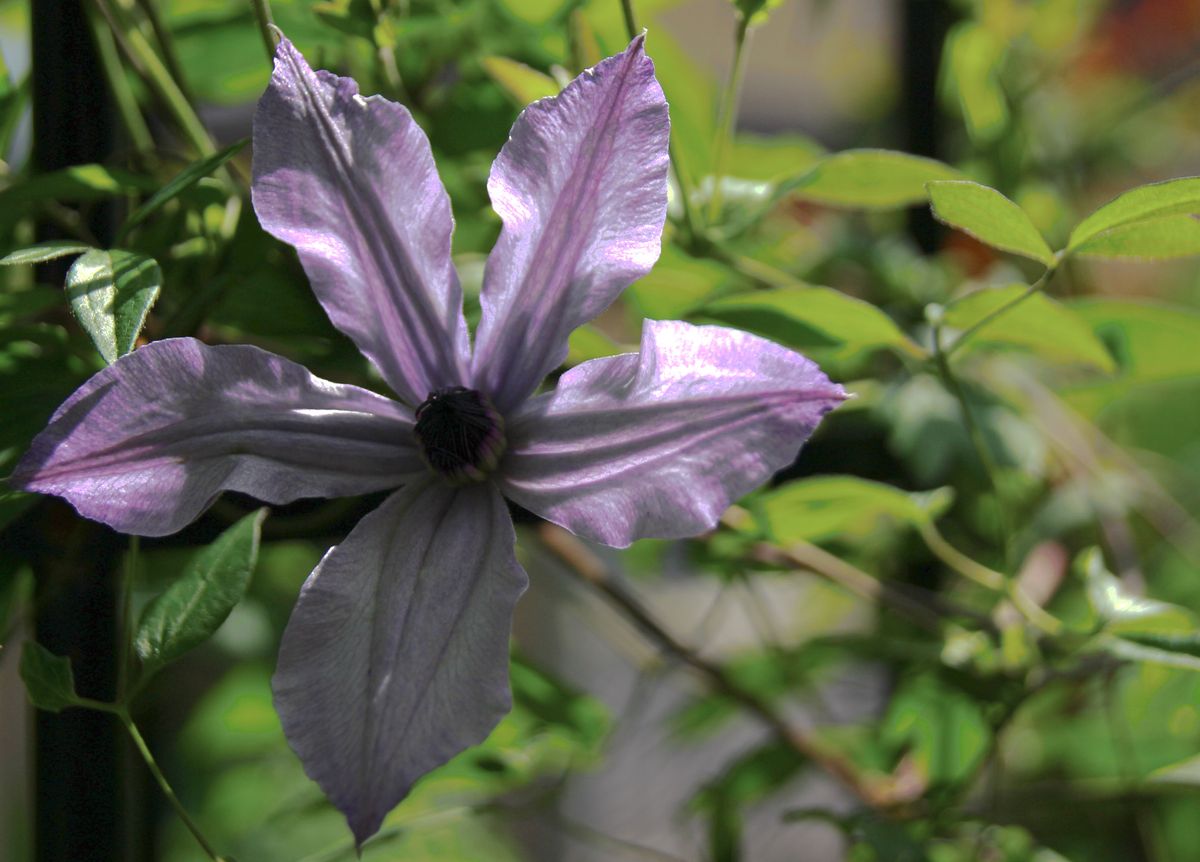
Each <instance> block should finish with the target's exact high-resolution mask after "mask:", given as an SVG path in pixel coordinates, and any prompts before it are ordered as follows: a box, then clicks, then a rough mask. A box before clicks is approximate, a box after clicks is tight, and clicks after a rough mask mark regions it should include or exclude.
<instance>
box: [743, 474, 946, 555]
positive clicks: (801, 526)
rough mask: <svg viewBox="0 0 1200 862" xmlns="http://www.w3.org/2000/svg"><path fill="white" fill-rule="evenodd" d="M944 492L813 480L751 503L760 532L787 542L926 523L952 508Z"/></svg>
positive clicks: (860, 481)
mask: <svg viewBox="0 0 1200 862" xmlns="http://www.w3.org/2000/svg"><path fill="white" fill-rule="evenodd" d="M950 500H951V497H950V495H949V494H948V493H938V494H935V495H929V494H909V493H907V492H905V491H901V490H900V489H899V488H893V487H892V486H891V485H884V484H882V483H880V482H871V481H868V480H866V479H859V478H857V477H854V476H817V477H815V478H811V479H802V480H799V481H796V482H789V483H788V484H786V485H784V486H783V487H782V488H779V489H778V490H775V491H769V492H767V493H766V494H763V495H762V496H760V497H759V498H757V499H756V500H755V501H754V504H753V508H754V512H755V515H756V516H757V518H758V521H759V523H760V525H761V526H762V528H763V530H764V532H765V533H766V534H767V536H769V537H770V538H771V539H772V541H775V542H777V543H779V544H781V545H787V544H788V543H789V542H796V541H805V542H822V541H828V540H830V539H839V540H844V541H849V540H853V539H855V538H856V537H865V536H868V535H870V534H871V533H873V532H874V531H875V530H877V529H878V528H879V526H880V524H881V523H886V522H892V523H899V524H906V525H920V524H924V523H926V522H927V521H929V520H930V519H932V518H936V517H937V516H938V515H939V514H940V513H941V512H942V511H944V510H945V509H946V507H947V506H949V504H950Z"/></svg>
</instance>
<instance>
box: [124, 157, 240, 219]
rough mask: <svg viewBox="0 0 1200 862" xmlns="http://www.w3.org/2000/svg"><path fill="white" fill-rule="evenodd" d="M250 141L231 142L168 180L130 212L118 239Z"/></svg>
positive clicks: (227, 159) (219, 165)
mask: <svg viewBox="0 0 1200 862" xmlns="http://www.w3.org/2000/svg"><path fill="white" fill-rule="evenodd" d="M249 142H250V139H249V138H242V140H240V141H237V142H235V143H232V144H230V145H229V146H227V147H225V149H223V150H221V151H220V152H216V153H213V154H212V155H211V156H208V157H206V158H203V159H198V160H197V161H194V162H192V163H191V164H190V165H188V166H187V167H186V168H184V169H183V170H182V171H180V172H179V173H178V174H176V175H175V176H174V177H173V178H172V179H171V180H170V181H169V182H167V184H166V185H165V186H163V187H162V188H161V189H159V190H158V191H157V192H155V193H154V194H153V195H151V196H150V199H149V200H147V201H146V202H145V203H143V204H142V205H141V206H140V207H138V208H137V209H135V210H134V211H133V212H132V213H130V215H129V218H127V219H125V224H124V225H122V226H121V231H120V233H119V234H118V239H117V241H118V242H120V238H121V237H124V236H125V235H126V234H127V233H129V231H131V230H132V229H133V228H135V227H137V226H138V225H139V224H141V223H142V222H143V221H145V219H146V218H147V217H148V216H150V215H152V214H153V213H154V212H156V211H157V210H158V209H160V208H161V207H163V206H164V205H165V204H167V203H168V202H169V201H171V200H172V199H173V198H175V197H176V196H177V195H179V194H180V193H181V192H184V191H186V190H187V189H189V188H191V187H192V186H193V185H195V184H196V183H197V182H199V181H200V180H201V179H203V178H204V177H206V176H208V175H209V174H211V173H212V172H213V171H215V170H216V169H217V168H219V167H221V165H223V164H225V163H226V162H227V161H229V160H230V159H232V158H233V157H234V156H236V155H237V154H238V153H239V152H241V151H242V148H243V147H245V146H246V144H248V143H249Z"/></svg>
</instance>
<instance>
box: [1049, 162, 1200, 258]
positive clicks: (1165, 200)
mask: <svg viewBox="0 0 1200 862" xmlns="http://www.w3.org/2000/svg"><path fill="white" fill-rule="evenodd" d="M1197 213H1200V177H1184V178H1182V179H1177V180H1167V181H1166V182H1161V183H1151V184H1150V185H1145V186H1139V187H1137V188H1135V189H1130V190H1129V191H1127V192H1125V193H1124V194H1121V195H1118V196H1117V197H1116V198H1114V199H1113V200H1111V201H1109V202H1108V203H1106V204H1105V205H1104V206H1102V207H1100V209H1098V210H1096V211H1095V212H1093V213H1092V214H1091V215H1090V216H1088V217H1087V218H1085V219H1084V220H1083V221H1081V222H1080V223H1079V225H1078V226H1076V228H1075V230H1073V231H1072V232H1071V238H1070V240H1069V241H1068V242H1067V250H1068V251H1075V250H1076V249H1077V248H1078V247H1079V246H1081V245H1083V244H1084V243H1086V242H1088V240H1091V239H1092V238H1094V237H1097V236H1099V235H1100V234H1101V233H1103V232H1105V231H1108V230H1111V229H1113V228H1116V227H1119V226H1121V225H1127V224H1130V223H1132V222H1138V221H1145V220H1146V219H1152V218H1158V217H1161V216H1170V215H1188V214H1197Z"/></svg>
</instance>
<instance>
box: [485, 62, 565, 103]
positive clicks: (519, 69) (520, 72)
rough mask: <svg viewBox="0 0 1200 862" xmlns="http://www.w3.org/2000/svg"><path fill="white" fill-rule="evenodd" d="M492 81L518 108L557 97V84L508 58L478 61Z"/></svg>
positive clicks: (536, 71) (541, 73) (542, 73)
mask: <svg viewBox="0 0 1200 862" xmlns="http://www.w3.org/2000/svg"><path fill="white" fill-rule="evenodd" d="M479 62H480V63H482V64H483V68H484V70H485V71H486V72H487V73H488V74H489V75H491V76H492V80H493V81H495V82H496V83H497V84H499V85H500V86H501V87H503V88H504V91H505V92H506V93H508V94H509V95H510V96H512V99H513V101H514V102H516V104H517V105H518V106H520V107H524V106H525V105H528V104H529V103H530V102H535V101H537V100H538V99H544V98H546V97H547V96H557V95H558V89H559V88H558V82H557V81H555V80H554V79H553V78H551V77H550V76H549V75H547V74H546V73H545V72H539V71H538V70H537V69H534V68H533V67H531V66H526V65H525V64H524V63H518V62H517V61H516V60H510V59H509V58H508V57H484V58H483V59H482V60H480V61H479Z"/></svg>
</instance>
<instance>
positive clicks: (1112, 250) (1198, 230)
mask: <svg viewBox="0 0 1200 862" xmlns="http://www.w3.org/2000/svg"><path fill="white" fill-rule="evenodd" d="M1071 253H1072V254H1076V255H1086V256H1088V257H1107V258H1114V259H1117V260H1169V259H1171V258H1176V257H1191V256H1192V255H1197V254H1200V215H1193V214H1177V215H1165V216H1157V217H1155V218H1149V219H1145V220H1142V221H1133V222H1129V223H1128V224H1123V225H1119V226H1117V227H1114V228H1112V229H1110V230H1106V231H1104V232H1103V233H1099V234H1096V235H1095V236H1093V237H1091V238H1090V239H1088V240H1085V241H1084V242H1081V243H1079V245H1077V246H1075V247H1074V249H1072V251H1071Z"/></svg>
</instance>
